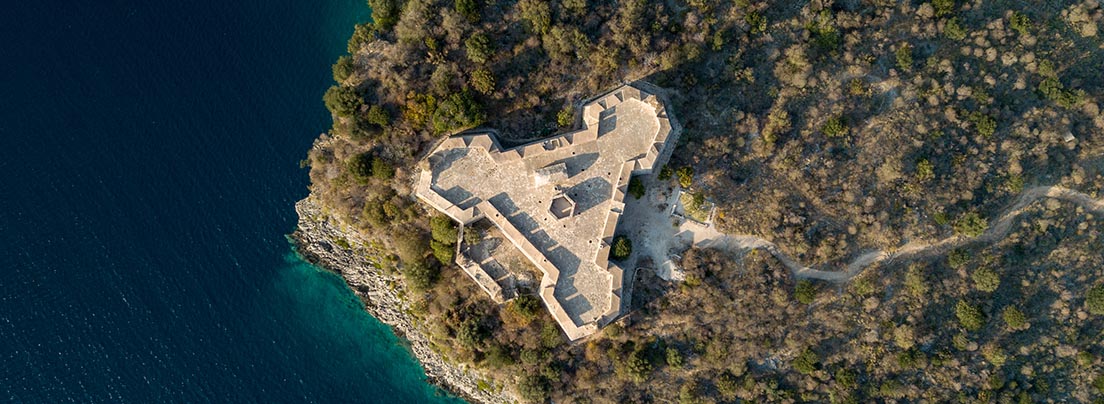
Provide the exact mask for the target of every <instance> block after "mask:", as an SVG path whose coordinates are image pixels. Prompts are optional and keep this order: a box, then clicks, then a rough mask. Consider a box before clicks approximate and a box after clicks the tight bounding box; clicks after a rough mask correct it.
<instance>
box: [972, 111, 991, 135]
mask: <svg viewBox="0 0 1104 404" xmlns="http://www.w3.org/2000/svg"><path fill="white" fill-rule="evenodd" d="M969 119H970V122H973V124H974V130H975V131H977V133H978V134H979V135H981V136H982V137H990V136H993V134H994V133H996V132H997V120H996V119H994V118H993V117H991V116H989V115H985V114H983V113H981V112H974V113H971V114H970V116H969Z"/></svg>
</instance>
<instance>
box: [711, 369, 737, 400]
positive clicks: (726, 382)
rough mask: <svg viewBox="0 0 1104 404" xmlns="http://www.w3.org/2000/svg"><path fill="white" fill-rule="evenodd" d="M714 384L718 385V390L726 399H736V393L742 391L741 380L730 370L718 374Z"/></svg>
mask: <svg viewBox="0 0 1104 404" xmlns="http://www.w3.org/2000/svg"><path fill="white" fill-rule="evenodd" d="M713 384H714V385H716V386H717V392H718V393H721V398H723V399H725V400H726V401H732V400H733V399H735V398H736V393H738V392H739V391H740V385H739V380H738V379H737V378H736V376H733V375H732V373H730V372H728V371H725V372H723V373H721V375H720V376H717V380H714V381H713Z"/></svg>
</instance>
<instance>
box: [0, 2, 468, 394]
mask: <svg viewBox="0 0 1104 404" xmlns="http://www.w3.org/2000/svg"><path fill="white" fill-rule="evenodd" d="M368 14H369V11H368V9H367V7H366V5H365V4H364V3H363V2H362V1H360V0H319V1H313V2H308V1H293V0H269V1H263V2H262V1H257V0H244V1H234V2H225V1H214V0H199V1H193V2H180V1H175V2H163V1H133V0H107V1H103V2H60V1H45V2H26V3H21V4H19V5H18V6H14V7H9V8H8V9H6V11H5V12H4V13H0V38H3V39H4V40H3V41H0V56H2V57H0V80H2V84H3V88H4V90H3V91H0V245H4V246H5V250H6V251H5V253H4V254H0V270H2V271H3V272H0V275H2V276H0V341H2V343H0V401H3V402H17V403H22V402H26V403H38V402H43V403H58V402H111V403H117V402H127V403H130V402H133V403H151V402H235V403H238V402H242V403H248V402H263V403H276V402H296V403H298V402H341V403H344V402H402V403H405V402H413V403H440V402H453V401H457V400H455V399H450V398H446V397H442V396H441V395H440V393H439V392H438V391H437V390H436V389H435V388H434V387H433V386H430V385H428V384H426V383H425V376H424V374H422V372H421V370H420V368H419V367H418V365H417V363H416V362H414V360H413V358H411V356H410V355H409V353H408V352H407V351H406V350H405V349H404V348H403V346H402V345H401V344H400V343H399V341H398V339H397V338H396V337H395V336H394V335H393V334H391V332H390V330H389V329H388V328H387V327H386V326H383V325H382V324H380V323H379V322H378V321H376V320H374V319H373V318H371V317H370V316H368V315H367V314H366V313H365V312H364V311H363V310H362V309H361V307H360V305H359V302H357V300H356V298H355V296H354V295H353V294H352V292H351V291H350V290H349V289H348V288H346V287H345V286H344V284H343V283H342V282H341V280H340V279H339V278H338V277H336V276H335V275H333V274H331V273H328V272H325V271H320V270H319V269H317V268H315V267H313V266H311V265H309V264H306V263H304V262H302V261H300V260H298V259H296V258H295V255H294V254H293V253H292V252H291V247H290V246H289V244H288V242H287V240H286V239H285V237H284V235H285V234H287V233H289V232H291V231H292V230H293V229H294V227H295V222H296V217H295V212H294V203H295V201H296V200H298V199H301V198H303V197H305V196H306V194H307V188H306V187H307V185H308V179H307V176H306V172H305V171H304V170H302V169H300V168H299V166H298V163H299V160H301V159H302V158H303V157H304V156H305V153H306V150H307V149H308V148H309V147H310V144H311V142H312V141H313V140H314V139H315V138H316V137H317V135H318V134H319V133H321V132H323V131H325V130H326V129H327V128H328V126H329V116H328V114H327V113H326V111H325V109H324V107H323V106H322V102H321V96H322V93H323V92H324V91H325V89H326V87H328V86H329V84H330V82H331V78H330V64H331V63H332V61H333V60H334V59H336V57H337V56H338V55H339V54H341V53H342V52H344V49H345V40H346V38H347V37H348V36H349V34H350V33H351V32H352V26H353V24H354V23H355V22H357V21H364V20H365V19H367V18H368Z"/></svg>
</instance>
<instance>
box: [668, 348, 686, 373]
mask: <svg viewBox="0 0 1104 404" xmlns="http://www.w3.org/2000/svg"><path fill="white" fill-rule="evenodd" d="M666 354H667V366H670V367H673V368H675V369H678V368H681V367H682V364H683V363H682V362H683V360H682V352H679V350H678V349H677V348H673V347H668V348H667V352H666Z"/></svg>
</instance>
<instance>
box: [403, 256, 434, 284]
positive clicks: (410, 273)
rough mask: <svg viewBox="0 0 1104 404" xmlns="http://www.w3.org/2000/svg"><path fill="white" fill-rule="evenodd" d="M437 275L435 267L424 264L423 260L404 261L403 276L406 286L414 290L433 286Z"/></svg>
mask: <svg viewBox="0 0 1104 404" xmlns="http://www.w3.org/2000/svg"><path fill="white" fill-rule="evenodd" d="M439 275H440V273H439V272H438V271H437V269H436V268H434V267H431V266H429V265H426V263H425V262H424V261H414V262H406V263H404V268H403V278H404V279H405V280H406V286H407V287H409V288H411V289H414V290H416V291H420V290H427V289H429V288H431V287H433V284H434V283H437V278H438V276H439Z"/></svg>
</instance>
